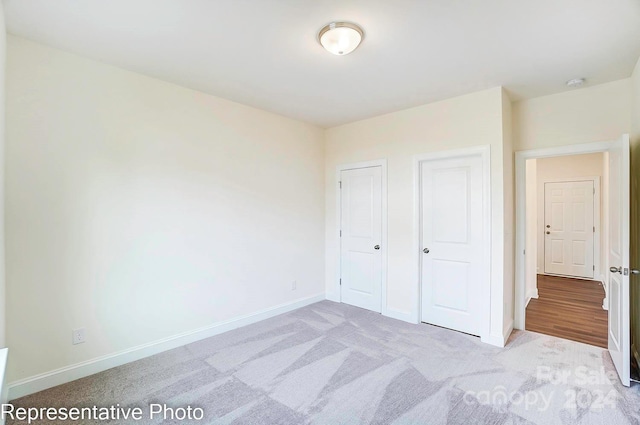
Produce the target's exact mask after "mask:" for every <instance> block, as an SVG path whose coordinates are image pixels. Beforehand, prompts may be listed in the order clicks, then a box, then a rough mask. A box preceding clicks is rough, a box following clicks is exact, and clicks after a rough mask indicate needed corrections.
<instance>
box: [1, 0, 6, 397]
mask: <svg viewBox="0 0 640 425" xmlns="http://www.w3.org/2000/svg"><path fill="white" fill-rule="evenodd" d="M6 34H7V32H6V29H5V22H4V4H3V3H0V81H5V73H6V72H5V71H6V69H5V68H6V57H7V55H6V51H7V40H6ZM4 152H5V85H4V84H0V348H2V347H6V346H7V344H6V331H7V330H6V307H7V306H6V285H5V284H6V282H5V278H6V268H5V228H4V216H5V208H4V206H5V201H4V199H5V189H4V181H5V160H4V157H5V154H4ZM0 368H2V365H0ZM1 384H2V376H0V385H1ZM0 400H2V402H4V400H5V399H4V398H1V396H0Z"/></svg>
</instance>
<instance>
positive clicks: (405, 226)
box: [325, 88, 510, 338]
mask: <svg viewBox="0 0 640 425" xmlns="http://www.w3.org/2000/svg"><path fill="white" fill-rule="evenodd" d="M502 94H503V93H502V89H501V88H495V89H491V90H485V91H482V92H478V93H473V94H470V95H466V96H461V97H457V98H454V99H449V100H446V101H442V102H437V103H433V104H429V105H424V106H420V107H417V108H412V109H407V110H403V111H400V112H395V113H391V114H387V115H382V116H379V117H375V118H371V119H367V120H363V121H358V122H355V123H351V124H347V125H343V126H340V127H335V128H331V129H329V130H327V132H326V145H325V165H326V168H325V176H326V182H325V183H326V184H325V187H326V198H325V199H326V210H325V214H326V256H325V259H326V269H325V276H326V289H327V296H328V297H329V298H330V299H339V292H338V291H339V286H338V282H337V278H336V276H337V267H338V263H337V258H338V250H339V244H338V238H337V227H336V226H337V223H336V222H337V220H336V216H337V214H336V208H337V207H336V188H337V182H336V167H337V166H338V165H340V164H348V163H353V162H361V161H367V160H375V159H381V158H386V159H387V161H388V205H389V209H388V251H387V252H388V273H387V279H388V283H387V294H386V295H387V305H386V306H385V307H386V309H387V310H388V314H390V315H393V316H394V317H401V318H404V319H406V320H413V321H416V320H417V319H418V311H417V309H418V305H417V304H418V295H417V291H418V278H417V274H418V270H417V265H416V264H415V259H416V255H415V253H414V252H413V249H414V237H415V234H414V232H415V229H414V215H413V211H414V174H413V173H414V162H413V161H414V156H415V155H419V154H424V153H428V152H434V151H443V150H447V149H456V148H462V147H470V146H481V145H490V146H491V161H492V169H491V179H492V181H491V182H492V185H491V189H492V198H493V199H492V201H493V202H492V208H493V216H492V243H493V247H492V252H493V264H492V267H491V271H492V293H491V298H492V314H493V316H492V323H491V326H492V329H491V330H492V334H493V335H494V336H495V337H496V338H497V337H498V335H499V336H500V337H502V330H503V325H504V321H505V318H504V312H503V310H502V306H503V303H504V302H505V295H504V282H505V281H504V279H503V274H504V272H505V269H504V257H503V255H504V241H505V232H504V225H505V222H504V219H503V217H504V214H505V206H504V198H505V194H504V178H505V176H504V172H503V170H504V163H505V162H507V161H506V159H505V154H504V152H503V131H504V129H503V124H502V114H503V97H502ZM507 210H508V209H507ZM495 306H497V308H493V307H495ZM507 320H510V319H507Z"/></svg>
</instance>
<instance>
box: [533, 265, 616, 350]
mask: <svg viewBox="0 0 640 425" xmlns="http://www.w3.org/2000/svg"><path fill="white" fill-rule="evenodd" d="M538 295H539V298H538V299H535V298H534V299H532V300H531V301H530V302H529V305H528V306H527V310H526V330H528V331H533V332H539V333H543V334H546V335H552V336H557V337H560V338H566V339H570V340H573V341H578V342H583V343H585V344H591V345H595V346H598V347H603V348H606V347H607V320H608V317H607V313H608V312H607V311H606V310H604V309H603V308H602V301H603V299H604V288H603V287H602V284H601V283H600V282H595V281H590V280H581V279H571V278H566V277H558V276H545V275H538Z"/></svg>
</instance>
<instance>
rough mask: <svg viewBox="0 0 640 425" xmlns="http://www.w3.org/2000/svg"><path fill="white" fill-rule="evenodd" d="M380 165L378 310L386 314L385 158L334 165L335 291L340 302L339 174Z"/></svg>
mask: <svg viewBox="0 0 640 425" xmlns="http://www.w3.org/2000/svg"><path fill="white" fill-rule="evenodd" d="M372 167H381V168H380V171H381V179H382V185H381V191H382V194H381V197H382V198H381V199H382V229H381V241H380V251H382V252H381V253H380V256H381V258H382V264H381V274H382V283H381V286H382V287H381V288H380V303H381V305H380V312H381V313H382V315H385V316H386V315H387V252H388V251H387V160H386V158H383V159H376V160H371V161H362V162H351V163H347V164H339V165H338V166H336V180H335V185H336V187H337V188H338V190H336V229H335V232H336V233H335V235H336V240H337V243H338V249H337V253H338V257H337V263H336V264H338V267H336V276H335V291H336V292H337V294H338V299H339V301H340V302H342V286H341V285H340V276H342V240H341V237H340V230H341V229H340V226H341V223H342V192H341V190H340V189H341V187H340V174H341V173H342V172H343V171H346V170H355V169H359V168H372Z"/></svg>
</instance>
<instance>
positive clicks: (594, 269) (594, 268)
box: [593, 264, 596, 272]
mask: <svg viewBox="0 0 640 425" xmlns="http://www.w3.org/2000/svg"><path fill="white" fill-rule="evenodd" d="M593 271H594V272H595V271H596V265H595V264H594V265H593Z"/></svg>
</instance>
